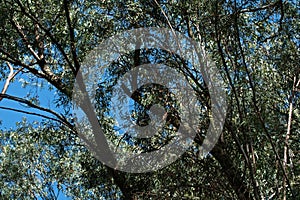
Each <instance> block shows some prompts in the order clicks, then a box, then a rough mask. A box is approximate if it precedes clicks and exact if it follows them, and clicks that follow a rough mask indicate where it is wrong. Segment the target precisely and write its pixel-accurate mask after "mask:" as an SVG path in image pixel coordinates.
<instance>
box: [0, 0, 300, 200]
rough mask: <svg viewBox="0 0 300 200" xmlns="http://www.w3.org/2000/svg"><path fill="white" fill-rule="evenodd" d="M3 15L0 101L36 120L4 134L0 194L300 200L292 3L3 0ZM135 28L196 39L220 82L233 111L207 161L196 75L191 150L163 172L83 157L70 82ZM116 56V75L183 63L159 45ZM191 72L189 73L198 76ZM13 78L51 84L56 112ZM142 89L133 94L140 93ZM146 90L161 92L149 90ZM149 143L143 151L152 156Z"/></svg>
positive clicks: (106, 91) (101, 96)
mask: <svg viewBox="0 0 300 200" xmlns="http://www.w3.org/2000/svg"><path fill="white" fill-rule="evenodd" d="M0 11H1V12H0V13H1V15H0V17H1V20H0V23H1V26H0V35H1V38H0V64H1V70H0V71H1V74H2V76H1V80H3V81H4V82H5V81H6V82H5V83H6V84H5V85H4V88H3V90H2V93H1V96H0V104H1V100H3V99H8V100H10V101H16V102H19V103H21V104H23V105H26V106H28V107H29V108H34V109H37V110H39V111H38V112H35V113H33V112H29V111H26V110H21V109H13V108H7V107H4V106H1V109H6V110H11V111H12V112H21V113H24V114H28V116H30V115H38V116H40V117H42V118H44V120H43V121H42V122H38V123H34V124H32V123H29V122H27V121H23V122H20V123H19V124H18V125H17V126H16V127H14V128H13V129H11V130H2V131H1V149H0V152H1V157H0V166H1V168H0V171H1V174H0V177H1V181H0V184H1V188H3V189H2V191H1V192H0V195H1V198H3V199H11V198H25V199H26V198H30V199H31V198H38V197H41V198H43V199H55V198H57V196H56V193H57V190H62V191H64V193H66V194H68V195H70V196H73V197H74V198H76V199H87V198H91V199H99V198H100V197H103V198H107V199H118V198H126V199H138V198H139V199H144V198H145V199H146V198H152V199H160V198H166V199H168V198H169V199H171V198H177V199H180V198H186V199H189V198H190V199H194V198H195V199H197V198H199V199H202V198H210V199H220V198H223V199H267V198H269V199H272V198H294V199H295V198H296V197H299V195H300V194H299V192H298V191H299V181H300V180H299V179H300V176H299V170H300V168H299V161H298V160H299V154H298V153H299V150H298V146H297V143H299V130H300V129H299V108H298V107H297V103H298V99H299V88H300V86H299V85H300V77H299V73H300V71H299V67H298V65H297V64H298V62H299V59H298V58H299V44H300V43H299V36H298V35H297V34H298V33H299V27H300V26H299V23H300V22H299V14H300V13H299V3H297V2H296V1H292V0H291V1H283V0H278V1H274V2H269V1H263V2H262V1H244V2H240V1H226V0H224V1H205V0H203V1H193V0H190V1H184V2H183V1H158V0H153V1H144V0H142V1H129V0H128V1H122V2H120V1H114V0H111V1H100V0H99V1H98V0H97V1H77V0H73V1H69V0H63V1H55V0H51V1H50V0H46V1H30V0H3V1H1V5H0ZM141 27H159V28H168V29H170V30H173V31H178V32H180V33H182V34H185V35H186V36H188V37H190V38H191V39H193V40H195V41H199V42H202V43H203V45H205V48H206V50H207V52H209V53H210V54H211V57H212V58H213V59H214V61H215V62H216V65H217V67H218V69H219V71H220V73H221V75H222V78H223V81H224V82H226V84H227V86H228V87H227V95H228V109H229V110H228V113H227V116H226V122H225V126H224V130H223V133H222V135H221V137H220V139H219V141H218V143H217V144H216V146H215V147H214V148H213V150H212V151H211V152H210V154H209V155H208V156H207V157H206V158H205V159H203V158H202V156H201V155H199V147H200V146H201V144H202V141H203V138H205V131H206V130H207V127H208V124H209V110H210V109H211V108H210V96H209V93H208V91H207V87H206V84H205V82H203V81H201V80H200V79H199V80H198V82H197V84H198V86H197V87H195V93H196V94H197V97H198V98H199V101H201V102H202V103H203V105H204V108H203V109H204V110H206V111H207V112H203V113H202V114H203V119H204V120H201V121H199V127H200V128H199V130H198V134H197V136H196V137H195V139H194V145H193V146H192V147H190V149H188V150H187V152H186V153H185V154H184V155H182V156H181V158H180V159H178V160H177V161H176V162H174V163H173V164H171V165H169V166H167V167H165V168H164V169H162V170H160V171H156V172H149V173H145V174H130V173H125V172H121V171H117V170H115V169H111V168H109V167H106V166H105V165H103V164H102V163H101V162H100V161H98V160H97V159H95V158H94V157H93V156H92V155H91V153H90V152H89V151H88V150H87V149H86V148H85V146H84V145H83V142H82V141H81V140H80V137H79V135H78V132H77V130H76V128H75V125H74V120H75V119H74V116H73V115H72V113H71V110H70V107H71V98H72V89H73V88H72V86H73V82H74V79H75V77H76V75H77V73H78V71H79V69H80V67H81V65H82V62H83V61H84V59H85V58H86V56H87V55H88V53H89V52H90V51H91V50H93V49H94V48H96V47H97V46H98V45H99V44H100V43H101V42H102V41H104V40H105V39H107V38H109V37H110V36H113V35H115V34H117V33H119V32H121V31H124V30H131V29H135V28H141ZM122 59H123V60H122V61H120V62H117V61H116V63H115V65H114V66H112V69H118V70H112V71H113V72H114V73H115V74H113V75H116V76H115V80H113V81H116V80H117V79H118V78H119V74H124V73H126V70H128V69H129V68H131V67H134V66H137V65H141V64H145V63H167V64H168V65H170V66H172V67H174V68H176V67H177V68H178V69H179V70H182V69H185V68H186V65H185V61H184V60H182V59H180V58H178V57H176V55H175V56H174V55H170V54H167V53H166V52H164V51H162V50H148V49H140V50H137V51H134V52H130V53H129V54H127V55H124V56H123V57H122ZM178 66H179V67H178ZM187 69H188V70H187V71H185V73H186V74H185V76H186V77H190V78H192V76H193V73H197V72H195V71H193V73H189V72H190V71H189V70H191V68H187ZM182 71H184V70H182ZM20 76H25V77H26V79H25V83H26V84H25V85H29V86H30V85H31V84H32V83H31V82H32V81H40V82H43V83H48V84H47V86H44V90H51V89H54V90H55V91H56V92H57V96H55V98H56V99H55V101H54V102H53V105H55V106H57V107H59V109H58V110H56V111H55V109H51V108H53V106H49V107H45V105H43V104H42V103H40V104H39V102H40V101H39V99H40V96H38V94H35V95H32V94H30V95H29V96H26V97H21V96H18V94H12V93H11V92H10V88H8V86H9V85H10V84H11V85H10V86H11V87H12V86H13V83H10V82H11V80H13V79H14V80H18V78H19V77H20ZM113 83H114V82H111V83H110V84H112V86H113ZM44 85H45V84H44ZM106 86H107V85H106ZM31 87H32V86H31ZM35 87H40V86H35ZM110 89H111V88H109V87H104V86H103V85H101V84H100V85H99V90H98V93H97V95H98V96H97V97H98V103H99V104H98V105H99V107H98V108H97V109H98V113H97V114H98V115H99V117H100V118H101V119H102V120H100V121H99V123H100V124H101V125H102V127H106V131H107V133H113V132H114V130H113V129H112V127H113V125H112V121H111V120H110V118H109V116H106V115H105V112H107V110H109V103H108V101H109V100H110V98H111V97H110V95H111V90H110ZM147 92H149V91H146V90H145V91H140V93H138V94H137V97H136V99H139V98H140V97H142V96H147V95H145V93H147ZM166 93H167V92H166ZM153 94H154V96H156V97H157V93H155V90H154V93H153ZM148 96H149V95H148ZM170 101H173V99H172V98H171V99H170ZM156 103H157V102H156ZM139 109H140V108H139V107H138V106H137V108H136V111H137V112H136V113H134V114H136V115H134V116H133V120H136V121H137V123H140V122H141V121H139V120H140V119H141V118H140V117H145V116H142V115H143V114H145V111H144V110H143V109H142V110H141V109H140V110H139ZM41 112H43V114H42V113H41ZM172 116H173V117H171V123H170V124H173V126H174V127H176V122H174V121H176V114H174V113H173V115H172ZM174 116H175V117H174ZM126 139H127V140H130V138H125V137H124V138H123V140H124V141H126ZM135 142H136V144H140V143H141V141H135ZM149 143H151V142H149V141H148V143H147V142H146V143H142V145H141V146H140V148H141V149H142V150H145V151H148V150H149V149H147V148H146V147H148V146H149ZM163 144H164V143H162V144H159V145H163ZM155 148H158V147H157V146H156V147H155ZM150 150H153V149H150Z"/></svg>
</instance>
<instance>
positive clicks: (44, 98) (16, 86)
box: [0, 74, 71, 200]
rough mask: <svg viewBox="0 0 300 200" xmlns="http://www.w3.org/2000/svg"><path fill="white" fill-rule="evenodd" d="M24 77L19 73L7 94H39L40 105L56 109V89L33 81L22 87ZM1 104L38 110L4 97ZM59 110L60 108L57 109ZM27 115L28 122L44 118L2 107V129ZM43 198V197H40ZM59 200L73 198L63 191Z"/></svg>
mask: <svg viewBox="0 0 300 200" xmlns="http://www.w3.org/2000/svg"><path fill="white" fill-rule="evenodd" d="M22 79H23V80H28V77H27V76H26V75H22V74H18V75H17V76H16V77H15V79H14V81H13V82H11V84H10V85H9V88H8V90H7V92H6V94H9V95H12V96H17V97H26V96H27V95H28V94H29V93H30V94H34V95H35V94H37V95H38V96H39V99H40V105H41V106H43V107H47V108H51V109H55V107H54V106H53V103H52V101H53V99H54V97H55V91H54V90H52V91H49V90H48V86H47V85H45V87H44V89H39V88H38V87H35V86H34V84H36V83H31V84H33V86H30V85H28V86H27V87H25V88H24V87H22ZM38 82H39V84H40V83H41V80H39V81H38ZM4 83H5V82H4V81H0V91H1V90H2V88H3V85H4ZM51 105H52V106H51ZM0 106H2V107H9V108H14V109H20V110H25V111H30V112H37V110H34V109H30V108H28V107H26V106H25V105H22V104H20V103H18V102H14V101H11V100H7V99H3V100H2V101H0ZM55 110H56V111H57V112H59V109H57V108H56V109H55ZM24 117H26V119H27V121H28V122H33V121H41V120H42V118H40V117H37V116H32V115H25V114H23V113H18V112H14V111H8V110H4V109H0V121H1V124H0V130H1V129H2V130H9V129H11V128H14V127H16V122H20V121H21V120H22V118H24ZM54 190H55V192H56V193H57V192H58V190H57V188H56V187H55V186H54ZM38 199H41V198H38ZM58 199H59V200H69V199H71V198H67V197H66V196H65V195H64V194H63V193H62V192H60V193H59V196H58Z"/></svg>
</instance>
